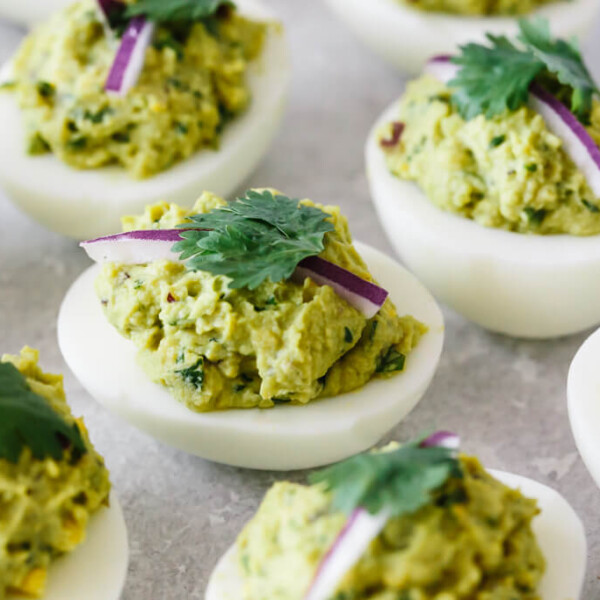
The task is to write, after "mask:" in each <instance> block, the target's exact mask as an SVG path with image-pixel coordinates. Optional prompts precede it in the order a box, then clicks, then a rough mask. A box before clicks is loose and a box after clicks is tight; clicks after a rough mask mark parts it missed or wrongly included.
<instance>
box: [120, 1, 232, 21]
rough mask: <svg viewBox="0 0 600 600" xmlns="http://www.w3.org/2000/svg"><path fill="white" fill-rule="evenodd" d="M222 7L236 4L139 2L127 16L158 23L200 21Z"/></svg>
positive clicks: (224, 2) (130, 6) (217, 2)
mask: <svg viewBox="0 0 600 600" xmlns="http://www.w3.org/2000/svg"><path fill="white" fill-rule="evenodd" d="M222 6H230V7H235V4H234V3H233V2H232V0H138V2H135V3H134V4H129V5H128V6H127V9H126V11H125V16H126V17H127V18H130V17H135V16H138V15H144V16H145V17H146V18H147V19H148V20H149V21H154V22H156V23H173V22H180V21H198V20H200V19H205V18H207V17H211V16H213V15H214V14H215V13H216V12H217V11H218V10H219V9H220V8H221V7H222Z"/></svg>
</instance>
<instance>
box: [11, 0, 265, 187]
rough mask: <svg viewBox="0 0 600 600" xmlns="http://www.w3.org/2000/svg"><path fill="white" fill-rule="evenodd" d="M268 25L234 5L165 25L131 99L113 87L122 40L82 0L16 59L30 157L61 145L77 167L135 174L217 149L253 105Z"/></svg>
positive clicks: (60, 152) (63, 156)
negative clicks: (251, 77)
mask: <svg viewBox="0 0 600 600" xmlns="http://www.w3.org/2000/svg"><path fill="white" fill-rule="evenodd" d="M265 32H266V26H265V25H264V24H262V23H258V22H253V21H250V20H248V19H245V18H243V17H242V16H240V15H239V14H238V13H237V12H236V11H235V9H233V8H223V9H220V10H219V11H218V12H217V13H216V14H215V15H214V16H212V17H209V18H206V19H203V20H199V21H194V22H189V23H180V22H178V23H173V24H169V23H162V24H160V25H159V26H158V27H157V29H156V32H155V35H154V38H153V42H152V44H151V45H150V47H149V48H148V49H147V51H146V59H145V63H144V68H143V71H142V73H141V75H140V78H139V80H138V82H137V84H136V85H135V86H134V87H133V89H131V90H130V91H129V92H128V93H127V95H126V96H124V97H119V96H116V95H111V94H107V93H106V92H105V91H104V85H105V83H106V79H107V76H108V73H109V71H110V68H111V65H112V63H113V60H114V58H115V54H116V51H117V48H118V45H119V43H120V40H119V39H118V32H117V33H115V32H114V31H112V30H110V29H109V28H108V27H107V26H106V25H105V23H104V17H103V15H102V13H101V11H100V9H99V7H98V3H97V2H95V1H94V0H80V1H79V2H77V3H75V4H73V5H72V6H70V7H69V8H66V9H65V10H63V11H61V12H60V13H57V14H56V15H55V16H54V17H53V18H51V19H50V20H49V21H48V22H47V23H46V24H44V25H42V26H41V27H39V28H38V29H36V30H34V32H33V33H31V34H30V35H29V36H28V38H27V39H26V40H25V42H24V43H23V45H22V46H21V48H20V50H19V52H18V53H17V56H16V58H15V61H14V65H13V67H14V72H13V77H14V85H13V86H11V87H10V88H9V89H11V90H13V91H14V92H15V93H16V95H17V98H18V102H19V105H20V108H21V110H22V114H23V119H24V124H25V128H26V132H27V137H28V141H27V147H28V151H29V152H30V153H31V154H44V153H48V152H52V153H53V154H55V155H56V156H57V157H58V158H59V159H60V160H62V161H64V162H65V163H67V164H68V165H70V166H72V167H75V168H78V169H95V168H99V167H103V166H105V165H109V164H116V165H120V166H122V167H124V168H125V169H127V171H128V172H129V173H130V174H131V175H132V176H133V177H136V178H144V177H150V176H152V175H155V174H156V173H159V172H160V171H164V170H165V169H168V168H169V167H171V166H173V165H174V164H176V163H178V162H179V161H181V160H184V159H186V158H188V157H190V156H191V155H192V154H194V153H195V152H197V151H199V150H201V149H203V148H212V149H216V148H218V144H219V138H220V134H221V131H222V130H223V128H224V127H225V126H226V125H227V122H228V121H230V120H231V119H232V118H235V117H236V116H237V115H239V114H240V113H242V112H243V111H244V110H245V109H246V107H247V106H248V104H249V102H250V99H251V98H250V96H251V92H250V89H249V87H248V82H247V75H248V67H249V64H250V63H251V62H252V61H253V60H255V59H256V58H257V57H258V56H259V55H260V53H261V50H262V48H263V45H264V38H265Z"/></svg>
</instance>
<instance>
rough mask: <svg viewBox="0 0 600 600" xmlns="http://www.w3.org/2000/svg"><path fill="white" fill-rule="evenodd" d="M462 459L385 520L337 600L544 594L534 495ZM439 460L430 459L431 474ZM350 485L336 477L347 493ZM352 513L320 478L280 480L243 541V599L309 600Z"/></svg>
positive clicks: (406, 486) (493, 599)
mask: <svg viewBox="0 0 600 600" xmlns="http://www.w3.org/2000/svg"><path fill="white" fill-rule="evenodd" d="M365 456H366V455H365ZM357 458H360V457H355V459H354V460H356V459H357ZM350 460H353V459H350ZM455 463H456V466H455V467H454V468H453V469H452V470H451V471H450V472H449V474H448V475H447V476H446V477H445V478H444V480H443V482H442V484H441V485H440V484H439V483H438V485H437V487H435V488H434V489H432V491H431V494H430V495H429V497H428V499H427V500H426V501H425V502H424V503H422V505H421V506H419V507H418V508H417V509H416V510H413V511H411V512H408V513H404V514H401V515H400V516H395V517H392V518H391V519H389V520H388V522H387V524H386V526H385V528H384V529H383V531H382V532H381V533H380V534H379V535H378V536H377V537H376V538H375V539H374V540H373V541H372V542H371V543H370V545H369V547H368V549H367V551H366V552H365V553H364V554H363V556H362V557H361V558H360V560H359V561H358V562H357V563H356V564H355V565H354V567H352V569H351V570H350V571H349V572H348V573H347V574H346V575H345V576H344V577H343V579H342V580H341V581H340V583H339V587H338V589H337V592H336V594H335V595H334V596H332V597H331V598H330V600H441V599H442V598H443V599H444V600H446V599H448V600H540V596H539V594H538V593H537V592H536V590H537V588H538V584H539V582H540V579H541V577H542V575H543V573H544V570H545V560H544V557H543V556H542V553H541V551H540V548H539V546H538V543H537V541H536V539H535V536H534V534H533V531H532V528H531V523H532V520H533V518H534V517H535V516H536V515H537V514H538V513H539V510H538V508H537V506H536V502H535V501H534V500H530V499H528V498H525V497H524V496H523V495H522V494H521V493H520V492H519V491H518V490H513V489H510V488H508V487H507V486H505V485H504V484H502V483H501V482H499V481H498V480H496V479H495V478H493V477H492V476H491V475H489V474H488V473H487V472H486V471H485V470H484V469H483V467H482V466H481V464H480V463H479V461H478V460H477V459H476V458H471V457H467V456H460V457H459V458H458V459H456V460H455ZM337 467H344V463H341V465H336V468H337ZM438 467H439V464H438V465H430V468H429V469H428V472H429V476H428V477H429V479H431V476H432V474H433V473H435V471H436V470H437V468H438ZM424 468H426V467H424ZM404 471H405V472H406V471H407V469H406V467H405V468H404ZM358 473H360V471H359V472H358ZM355 476H356V474H355ZM365 477H366V474H365ZM371 479H372V480H377V481H383V480H382V479H381V478H380V479H377V476H376V475H375V474H373V477H372V478H371ZM355 481H356V479H355ZM347 485H348V479H347V478H346V479H345V482H342V483H341V482H338V484H337V487H338V488H339V489H338V491H339V492H340V494H341V492H343V491H344V490H342V489H341V488H342V487H347ZM357 486H358V483H357ZM345 492H346V496H348V495H349V494H350V492H351V490H345ZM415 492H416V489H415V482H414V478H405V479H404V481H403V483H402V485H398V486H396V487H395V488H394V493H393V494H383V493H381V494H380V495H379V497H380V500H381V499H382V498H384V497H385V498H386V499H387V500H390V499H392V500H393V502H394V503H396V504H402V502H405V503H406V502H411V499H413V498H414V496H415ZM373 498H374V494H373V493H371V502H372V501H373ZM338 504H339V502H338ZM347 520H348V515H347V513H345V512H342V511H341V510H340V509H339V508H337V507H336V502H335V500H334V495H333V493H332V492H330V491H328V489H327V488H326V487H325V486H324V484H323V483H318V484H315V485H312V486H304V485H299V484H295V483H290V482H280V483H276V484H275V485H274V486H273V487H272V488H271V489H270V490H269V492H268V493H267V495H266V496H265V498H264V500H263V502H262V504H261V506H260V508H259V510H258V512H257V513H256V515H255V516H254V517H253V518H252V520H251V521H250V522H249V523H248V524H247V525H246V527H245V529H244V530H243V532H242V533H241V535H240V537H239V538H238V541H237V550H238V560H239V563H240V571H241V572H242V574H243V579H244V595H243V599H244V600H262V599H263V598H269V600H302V598H304V597H305V594H306V592H307V590H308V588H309V586H310V584H311V582H312V580H313V578H314V576H315V574H316V572H317V569H318V568H319V565H320V563H321V561H322V559H323V558H324V556H325V554H326V553H327V552H328V550H329V549H330V548H331V546H332V544H333V543H334V542H335V540H336V538H337V537H338V535H339V534H340V532H341V530H342V529H343V527H344V526H345V524H346V522H347ZM290 582H293V585H291V584H290Z"/></svg>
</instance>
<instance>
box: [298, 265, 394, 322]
mask: <svg viewBox="0 0 600 600" xmlns="http://www.w3.org/2000/svg"><path fill="white" fill-rule="evenodd" d="M306 277H310V278H311V279H312V280H313V281H314V282H315V283H318V284H319V285H328V286H330V287H332V288H333V289H334V290H335V292H336V293H337V294H338V296H340V297H341V298H343V299H344V300H346V302H348V304H351V305H352V306H354V308H356V309H357V310H359V311H360V312H361V313H363V315H364V316H365V317H367V319H371V318H372V317H374V316H375V315H376V314H377V313H378V312H379V310H380V309H381V307H382V306H383V304H384V303H385V301H386V299H387V297H388V295H389V293H388V292H387V291H386V290H384V289H383V288H380V287H379V286H377V285H375V284H374V283H371V282H370V281H367V280H366V279H362V278H361V277H359V276H358V275H355V274H354V273H351V272H350V271H348V270H347V269H344V268H342V267H339V266H338V265H335V264H333V263H331V262H329V261H328V260H324V259H323V258H319V257H318V256H310V257H308V258H305V259H304V260H302V261H301V262H300V264H299V265H298V267H297V268H296V271H295V273H294V275H293V278H294V279H295V280H300V279H305V278H306Z"/></svg>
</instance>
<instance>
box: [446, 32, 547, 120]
mask: <svg viewBox="0 0 600 600" xmlns="http://www.w3.org/2000/svg"><path fill="white" fill-rule="evenodd" d="M487 37H488V39H489V41H490V42H491V44H492V45H491V46H483V45H481V44H475V43H470V44H467V45H466V46H462V47H461V54H460V55H458V56H455V57H453V58H452V62H453V63H455V64H457V65H460V66H461V69H460V70H459V72H458V73H457V75H456V77H455V78H454V79H453V80H452V81H450V83H449V85H450V87H453V88H456V91H455V92H454V94H453V96H452V101H453V103H454V104H455V105H456V107H457V109H458V112H459V113H460V115H461V116H462V117H463V118H464V119H467V120H469V119H473V118H474V117H476V116H478V115H481V114H483V115H485V116H486V118H488V119H489V118H491V117H493V116H495V115H499V114H502V113H503V112H504V111H505V110H507V109H508V110H511V111H513V110H517V109H518V108H519V107H520V106H523V105H524V104H526V103H527V99H528V97H529V86H530V85H531V82H532V81H533V80H534V78H535V77H536V75H538V74H539V73H540V72H541V71H542V70H543V68H544V63H543V62H542V61H541V60H539V59H537V58H536V57H535V56H534V55H533V54H532V53H531V52H529V51H524V50H521V49H519V48H517V47H516V46H515V45H514V44H512V43H511V42H510V41H509V40H508V39H507V38H506V37H505V36H494V35H490V34H488V35H487Z"/></svg>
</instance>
